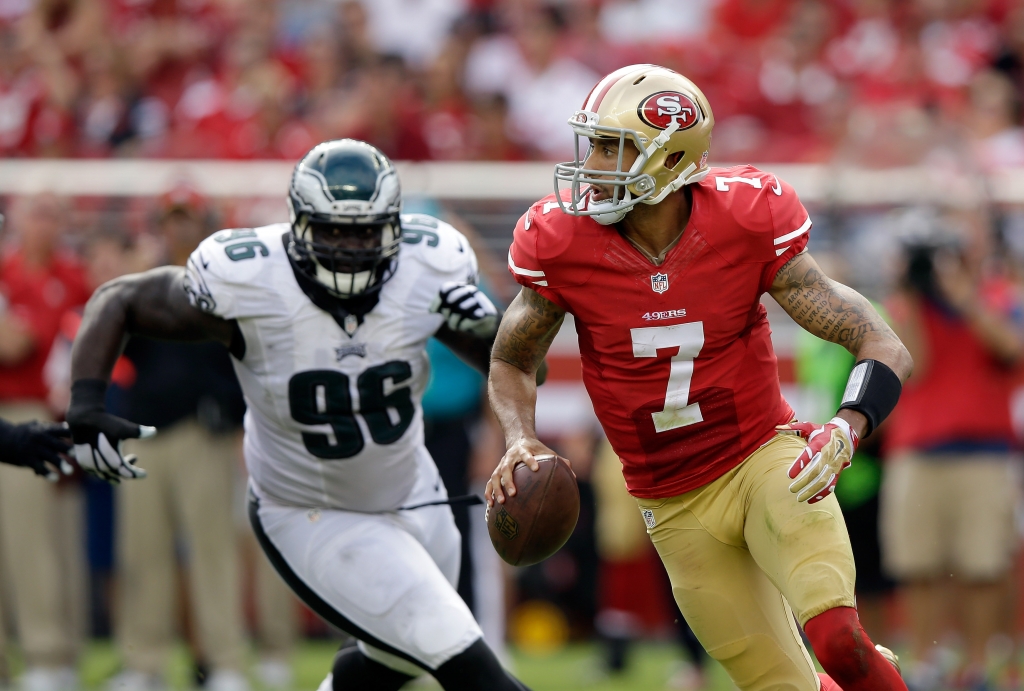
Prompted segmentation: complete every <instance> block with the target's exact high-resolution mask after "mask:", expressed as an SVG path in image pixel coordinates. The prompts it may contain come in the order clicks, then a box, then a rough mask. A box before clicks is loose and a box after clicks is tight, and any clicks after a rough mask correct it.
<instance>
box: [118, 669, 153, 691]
mask: <svg viewBox="0 0 1024 691" xmlns="http://www.w3.org/2000/svg"><path fill="white" fill-rule="evenodd" d="M106 688H107V691H167V685H166V684H165V683H164V681H163V679H161V678H160V677H159V676H157V675H155V674H146V673H145V672H140V671H138V670H133V669H126V670H124V671H123V672H119V673H118V674H115V675H114V676H113V677H111V678H110V680H109V681H108V682H107V687H106Z"/></svg>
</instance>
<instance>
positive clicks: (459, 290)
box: [430, 281, 498, 338]
mask: <svg viewBox="0 0 1024 691" xmlns="http://www.w3.org/2000/svg"><path fill="white" fill-rule="evenodd" d="M430 311H431V312H437V313H438V314H440V315H441V316H442V317H444V320H445V323H446V324H448V328H450V329H451V330H452V331H464V332H469V333H471V334H473V335H475V336H480V337H482V338H486V337H488V336H493V335H494V333H495V331H497V329H498V310H497V308H496V307H495V306H494V303H493V302H491V300H490V298H488V297H487V296H486V295H485V294H484V292H483V291H482V290H480V289H479V288H478V287H477V286H475V285H473V284H472V283H456V282H454V281H449V282H448V283H445V284H444V285H442V286H441V290H440V291H439V292H438V294H437V297H435V298H434V301H433V302H432V303H431V304H430Z"/></svg>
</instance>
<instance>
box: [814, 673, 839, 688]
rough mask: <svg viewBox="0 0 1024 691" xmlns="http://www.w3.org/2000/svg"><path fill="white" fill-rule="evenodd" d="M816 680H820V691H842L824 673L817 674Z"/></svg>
mask: <svg viewBox="0 0 1024 691" xmlns="http://www.w3.org/2000/svg"><path fill="white" fill-rule="evenodd" d="M818 678H819V679H821V691H843V690H842V689H841V688H839V684H837V683H835V682H834V681H832V677H830V676H829V675H827V674H825V673H824V672H818Z"/></svg>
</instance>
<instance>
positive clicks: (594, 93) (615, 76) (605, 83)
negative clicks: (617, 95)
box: [583, 65, 646, 112]
mask: <svg viewBox="0 0 1024 691" xmlns="http://www.w3.org/2000/svg"><path fill="white" fill-rule="evenodd" d="M637 67H646V65H627V66H625V67H620V68H619V69H617V70H615V71H614V72H612V73H611V74H609V75H608V76H607V77H605V78H604V79H602V80H601V81H599V82H598V83H597V86H595V87H594V88H593V89H591V91H590V94H589V95H588V96H587V102H586V104H585V105H584V106H583V110H589V111H591V112H593V111H596V110H597V109H598V108H600V107H601V101H603V100H604V97H605V96H606V95H607V94H608V92H609V91H610V90H611V88H612V87H613V86H615V83H616V82H618V81H619V80H620V79H622V78H623V77H625V76H626V75H627V74H629V73H631V72H635V71H636V68H637Z"/></svg>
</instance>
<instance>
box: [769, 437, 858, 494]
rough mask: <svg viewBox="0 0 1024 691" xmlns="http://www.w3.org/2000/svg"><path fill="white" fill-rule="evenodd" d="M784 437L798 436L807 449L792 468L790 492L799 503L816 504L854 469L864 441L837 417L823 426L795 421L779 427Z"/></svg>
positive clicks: (790, 472) (801, 453)
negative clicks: (859, 449)
mask: <svg viewBox="0 0 1024 691" xmlns="http://www.w3.org/2000/svg"><path fill="white" fill-rule="evenodd" d="M775 429H776V430H777V431H778V432H779V433H780V434H795V435H797V436H800V437H803V438H804V439H806V440H807V446H806V447H804V450H803V451H801V452H800V455H799V456H797V457H796V461H794V463H793V465H792V466H790V468H789V478H790V479H791V480H793V483H792V484H791V485H790V486H789V491H790V492H793V493H794V494H796V500H797V501H806V502H807V503H808V504H816V503H817V502H819V501H821V500H822V499H824V498H825V497H827V496H828V495H830V494H832V493H833V492H834V491H835V489H836V483H837V482H839V474H840V473H841V472H843V470H845V469H846V468H849V467H850V463H851V462H852V459H853V453H854V451H856V450H857V444H858V442H859V441H860V439H859V438H858V437H857V433H856V432H855V431H854V430H853V428H852V427H850V423H848V422H847V421H846V420H844V419H842V418H839V417H834V418H832V419H831V420H829V421H828V422H826V423H825V424H823V425H817V424H815V423H813V422H793V423H790V424H788V425H780V426H779V427H776V428H775Z"/></svg>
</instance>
